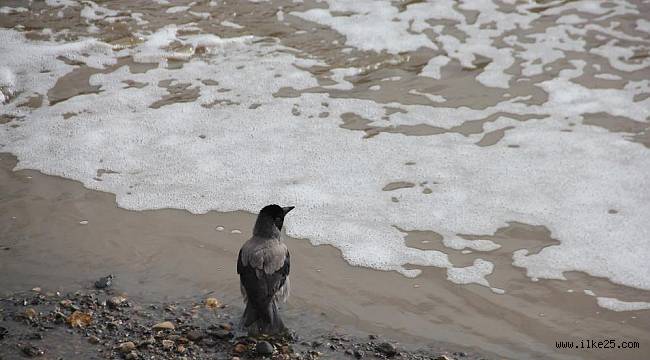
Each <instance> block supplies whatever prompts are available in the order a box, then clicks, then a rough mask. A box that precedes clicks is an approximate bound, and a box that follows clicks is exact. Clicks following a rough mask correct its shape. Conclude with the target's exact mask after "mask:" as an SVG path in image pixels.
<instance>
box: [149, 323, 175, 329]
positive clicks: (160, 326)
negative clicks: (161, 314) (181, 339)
mask: <svg viewBox="0 0 650 360" xmlns="http://www.w3.org/2000/svg"><path fill="white" fill-rule="evenodd" d="M151 328H152V329H153V330H156V331H159V330H174V329H175V328H176V327H175V326H174V324H172V323H171V321H163V322H161V323H158V324H156V325H154V326H152V327H151Z"/></svg>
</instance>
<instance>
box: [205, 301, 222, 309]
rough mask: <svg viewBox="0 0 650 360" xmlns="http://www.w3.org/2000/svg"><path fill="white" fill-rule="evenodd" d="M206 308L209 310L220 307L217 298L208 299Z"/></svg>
mask: <svg viewBox="0 0 650 360" xmlns="http://www.w3.org/2000/svg"><path fill="white" fill-rule="evenodd" d="M205 307H207V308H208V309H216V308H218V307H219V300H217V299H216V298H207V299H205Z"/></svg>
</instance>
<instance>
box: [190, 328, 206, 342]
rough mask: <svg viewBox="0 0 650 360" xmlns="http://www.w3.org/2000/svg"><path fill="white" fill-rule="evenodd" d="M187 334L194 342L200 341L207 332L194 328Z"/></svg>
mask: <svg viewBox="0 0 650 360" xmlns="http://www.w3.org/2000/svg"><path fill="white" fill-rule="evenodd" d="M185 336H186V337H187V338H188V339H189V340H190V341H193V342H199V341H201V339H203V338H204V337H205V333H204V332H203V331H201V330H192V331H190V332H188V333H187V334H185Z"/></svg>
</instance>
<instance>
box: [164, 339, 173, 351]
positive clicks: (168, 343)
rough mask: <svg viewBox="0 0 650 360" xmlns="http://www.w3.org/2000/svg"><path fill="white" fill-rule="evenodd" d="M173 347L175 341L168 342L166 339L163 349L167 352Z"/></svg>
mask: <svg viewBox="0 0 650 360" xmlns="http://www.w3.org/2000/svg"><path fill="white" fill-rule="evenodd" d="M172 346H174V342H173V341H171V340H167V339H165V340H163V341H162V347H163V349H165V350H169V349H171V348H172Z"/></svg>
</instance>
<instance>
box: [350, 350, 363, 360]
mask: <svg viewBox="0 0 650 360" xmlns="http://www.w3.org/2000/svg"><path fill="white" fill-rule="evenodd" d="M353 355H354V357H355V358H357V359H361V358H362V357H363V355H364V353H363V351H361V350H354V352H353Z"/></svg>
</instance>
